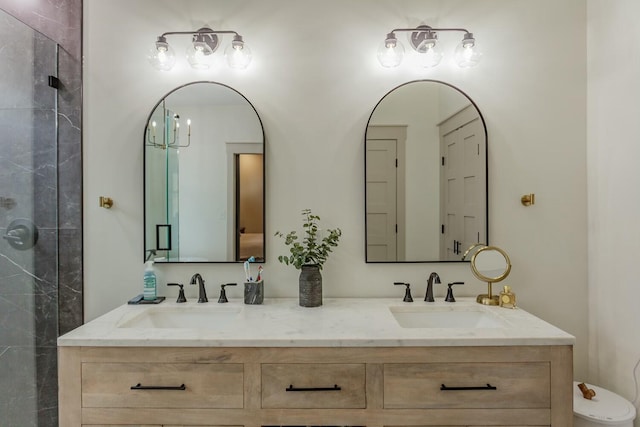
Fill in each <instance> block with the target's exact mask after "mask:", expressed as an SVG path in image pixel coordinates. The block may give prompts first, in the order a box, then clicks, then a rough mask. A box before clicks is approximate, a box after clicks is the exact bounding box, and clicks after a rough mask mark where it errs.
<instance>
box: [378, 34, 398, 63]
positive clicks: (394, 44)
mask: <svg viewBox="0 0 640 427" xmlns="http://www.w3.org/2000/svg"><path fill="white" fill-rule="evenodd" d="M403 56H404V47H403V46H402V44H401V43H400V42H399V41H398V40H397V39H396V35H395V34H393V33H389V34H387V38H386V39H385V41H384V42H383V43H382V45H380V47H379V48H378V61H379V62H380V65H382V66H383V67H386V68H393V67H397V66H398V65H400V63H401V62H402V57H403Z"/></svg>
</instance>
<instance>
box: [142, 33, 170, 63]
mask: <svg viewBox="0 0 640 427" xmlns="http://www.w3.org/2000/svg"><path fill="white" fill-rule="evenodd" d="M147 60H148V61H149V63H150V64H151V65H152V66H153V68H155V69H156V70H160V71H169V70H170V69H171V68H173V66H174V64H175V63H176V55H175V53H174V51H173V49H172V48H171V46H169V43H167V39H166V38H165V37H163V36H159V37H158V40H157V41H156V42H155V43H154V45H153V46H152V47H151V49H149V53H148V54H147Z"/></svg>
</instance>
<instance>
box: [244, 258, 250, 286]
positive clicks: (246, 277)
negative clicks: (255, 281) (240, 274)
mask: <svg viewBox="0 0 640 427" xmlns="http://www.w3.org/2000/svg"><path fill="white" fill-rule="evenodd" d="M244 278H245V281H246V282H250V280H249V279H250V277H249V261H248V260H247V261H245V262H244Z"/></svg>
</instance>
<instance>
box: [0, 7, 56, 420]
mask: <svg viewBox="0 0 640 427" xmlns="http://www.w3.org/2000/svg"><path fill="white" fill-rule="evenodd" d="M0 40H2V43H1V46H0V236H1V238H0V381H1V383H0V385H1V387H0V425H2V426H20V427H29V426H40V427H42V426H57V424H58V418H57V382H56V377H57V374H56V372H57V368H56V367H57V363H56V338H57V335H58V271H57V265H58V264H57V262H58V260H57V258H58V247H57V246H58V245H57V241H58V232H57V219H58V218H57V212H58V209H57V200H58V194H57V192H58V190H57V188H58V181H57V164H58V162H57V112H56V109H57V106H56V89H55V88H54V87H52V86H55V85H56V80H55V78H50V76H53V77H55V76H57V57H58V47H57V45H56V43H54V42H53V41H51V40H50V39H48V38H46V37H45V36H43V35H42V34H40V33H38V32H36V31H34V30H33V29H31V28H30V27H28V26H26V25H24V24H23V23H21V22H20V21H18V20H16V19H15V18H13V17H12V16H10V15H8V14H6V13H5V12H3V11H1V10H0Z"/></svg>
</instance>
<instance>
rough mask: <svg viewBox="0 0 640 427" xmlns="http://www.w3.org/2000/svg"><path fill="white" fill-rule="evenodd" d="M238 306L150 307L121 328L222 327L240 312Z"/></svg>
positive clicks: (124, 322)
mask: <svg viewBox="0 0 640 427" xmlns="http://www.w3.org/2000/svg"><path fill="white" fill-rule="evenodd" d="M240 310H241V309H240V308H238V307H228V308H227V307H216V306H213V307H212V306H208V307H193V306H189V307H184V308H182V307H150V308H149V309H147V310H145V311H144V312H142V313H140V314H139V315H137V316H135V317H132V318H130V319H127V320H124V321H123V322H122V323H120V324H118V327H119V328H172V329H221V328H223V327H224V326H225V325H226V324H228V323H229V322H231V321H232V320H233V319H234V318H235V317H236V316H238V314H239V313H240Z"/></svg>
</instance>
